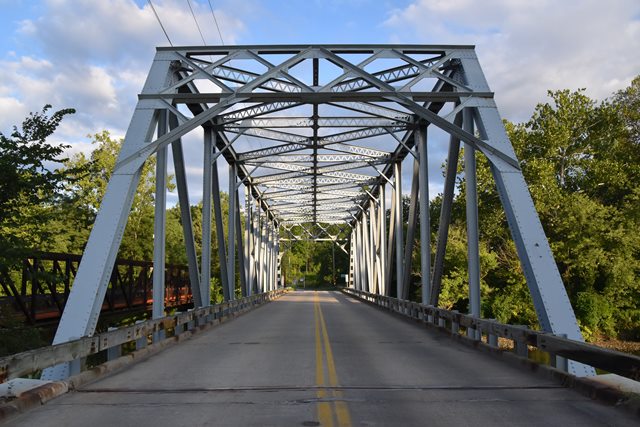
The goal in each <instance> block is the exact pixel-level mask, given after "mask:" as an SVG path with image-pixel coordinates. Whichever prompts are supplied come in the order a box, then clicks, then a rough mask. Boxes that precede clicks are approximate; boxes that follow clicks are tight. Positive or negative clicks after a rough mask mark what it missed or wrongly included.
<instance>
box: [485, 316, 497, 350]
mask: <svg viewBox="0 0 640 427" xmlns="http://www.w3.org/2000/svg"><path fill="white" fill-rule="evenodd" d="M487 320H489V321H490V322H495V321H496V319H487ZM492 328H493V325H491V327H490V328H489V330H488V331H487V344H489V345H490V346H491V347H496V348H497V347H498V336H497V335H496V334H494V333H492Z"/></svg>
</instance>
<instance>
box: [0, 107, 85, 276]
mask: <svg viewBox="0 0 640 427" xmlns="http://www.w3.org/2000/svg"><path fill="white" fill-rule="evenodd" d="M50 108H51V106H50V105H45V106H44V108H43V109H42V112H41V113H31V114H30V115H29V117H27V118H26V119H25V120H24V121H23V122H22V127H21V129H18V128H17V127H14V130H13V132H12V133H11V135H10V136H8V137H7V136H6V135H4V134H2V133H0V153H1V155H0V264H1V266H2V267H5V268H6V267H7V266H8V265H9V264H11V263H13V262H14V260H15V259H16V258H17V257H18V256H20V254H22V253H24V252H25V251H28V250H33V249H37V248H39V246H40V244H41V243H42V242H43V241H46V240H47V237H48V236H50V233H48V232H47V230H46V228H44V227H41V224H42V222H44V221H46V220H47V219H50V218H52V217H53V212H52V209H51V206H53V205H55V204H56V203H59V202H60V199H61V198H62V197H63V192H62V189H63V184H64V183H65V180H66V179H68V176H67V175H68V173H67V172H68V171H65V170H61V169H55V168H54V166H55V165H59V164H60V163H61V162H64V161H65V160H66V159H65V158H64V157H62V156H63V153H64V151H65V149H67V148H68V147H69V146H68V145H64V144H59V145H52V144H50V143H49V142H47V138H48V137H49V136H51V135H52V134H53V133H54V132H55V130H56V129H57V127H58V125H59V124H60V121H61V120H62V119H63V118H64V116H66V115H68V114H73V113H74V112H75V110H73V109H64V110H60V111H57V112H55V113H53V114H51V116H49V115H47V112H48V111H49V109H50ZM74 172H75V173H78V172H80V170H74Z"/></svg>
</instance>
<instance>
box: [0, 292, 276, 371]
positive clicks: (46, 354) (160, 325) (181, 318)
mask: <svg viewBox="0 0 640 427" xmlns="http://www.w3.org/2000/svg"><path fill="white" fill-rule="evenodd" d="M285 292H286V290H285V289H276V290H274V291H270V292H265V293H262V294H257V295H252V296H249V297H244V298H242V299H238V300H233V301H228V302H225V303H222V304H216V305H213V306H209V307H203V308H199V309H195V310H190V311H187V312H184V313H178V314H175V315H173V316H167V317H163V318H161V319H155V320H148V321H145V322H141V323H137V324H135V325H132V326H126V327H122V328H117V329H114V330H112V331H109V332H105V333H101V334H98V335H94V336H91V337H85V338H81V339H78V340H74V341H70V342H66V343H62V344H57V345H52V346H49V347H42V348H38V349H35V350H30V351H25V352H23V353H18V354H14V355H11V356H6V357H3V358H1V359H0V383H2V382H5V381H8V380H11V379H13V378H19V377H23V376H26V375H30V374H32V373H35V372H37V371H40V370H42V369H45V368H48V367H51V366H54V365H58V364H61V363H66V362H71V361H74V360H78V359H81V358H84V357H87V356H90V355H92V354H96V353H98V352H101V351H105V350H106V351H107V352H108V358H109V359H112V358H114V357H117V356H119V355H120V354H121V349H122V345H123V344H127V343H130V342H135V344H136V349H140V348H143V347H145V346H146V345H147V344H148V343H150V342H154V344H155V343H157V342H159V341H161V340H165V339H171V338H172V337H175V336H178V335H180V334H182V333H183V332H186V331H190V330H193V329H194V328H196V327H199V326H202V325H207V324H211V323H215V322H220V321H222V320H223V319H225V318H227V317H230V316H234V315H235V314H237V313H242V312H245V311H248V310H250V309H251V308H253V307H255V306H258V305H262V304H264V303H266V302H269V301H272V300H274V299H276V298H278V297H280V296H281V295H282V294H283V293H285ZM158 337H160V338H158Z"/></svg>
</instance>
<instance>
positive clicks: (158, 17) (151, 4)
mask: <svg viewBox="0 0 640 427" xmlns="http://www.w3.org/2000/svg"><path fill="white" fill-rule="evenodd" d="M148 2H149V6H151V10H153V14H154V15H155V16H156V19H157V20H158V24H160V28H162V32H163V33H164V35H165V37H167V41H168V42H169V44H170V45H171V47H173V43H171V39H170V38H169V34H167V30H165V29H164V25H162V21H161V20H160V16H158V12H156V8H155V7H153V3H151V0H148Z"/></svg>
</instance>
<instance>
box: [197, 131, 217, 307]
mask: <svg viewBox="0 0 640 427" xmlns="http://www.w3.org/2000/svg"><path fill="white" fill-rule="evenodd" d="M215 144H216V135H215V133H214V131H213V129H212V128H211V127H209V126H207V127H205V128H204V155H203V158H204V168H203V173H202V255H201V262H200V265H201V275H202V277H201V278H200V284H201V289H202V291H201V293H202V305H203V306H205V307H206V306H208V305H211V191H212V179H211V168H212V167H213V163H212V160H213V159H212V156H213V147H214V146H215Z"/></svg>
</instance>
